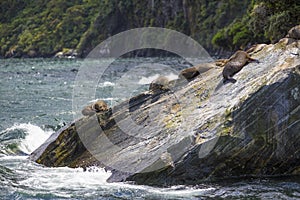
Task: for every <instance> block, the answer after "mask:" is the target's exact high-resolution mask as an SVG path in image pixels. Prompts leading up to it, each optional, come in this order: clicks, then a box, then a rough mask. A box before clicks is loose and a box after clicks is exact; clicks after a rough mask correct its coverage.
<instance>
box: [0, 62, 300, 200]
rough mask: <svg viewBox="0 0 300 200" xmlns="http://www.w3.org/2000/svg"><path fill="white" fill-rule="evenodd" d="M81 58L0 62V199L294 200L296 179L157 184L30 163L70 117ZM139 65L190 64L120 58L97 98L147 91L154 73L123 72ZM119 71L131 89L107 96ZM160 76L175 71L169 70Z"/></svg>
mask: <svg viewBox="0 0 300 200" xmlns="http://www.w3.org/2000/svg"><path fill="white" fill-rule="evenodd" d="M84 63H85V62H84V61H83V60H54V59H24V60H22V59H10V60H0V108H1V109H0V199H220V198H221V199H222V198H225V199H300V181H299V180H295V179H284V180H283V179H281V180H280V179H260V180H259V179H253V180H236V181H230V182H221V183H209V184H202V185H197V186H185V185H178V186H173V187H170V188H156V187H149V186H137V185H134V184H130V183H107V182H106V179H107V178H108V177H109V175H110V173H109V172H106V171H104V170H103V169H100V168H90V169H89V170H87V171H84V170H83V169H81V168H77V169H70V168H66V167H63V168H47V167H44V166H41V165H38V164H36V163H33V162H31V161H29V160H28V159H27V155H28V154H30V153H31V152H32V151H33V150H34V149H35V148H37V147H38V146H39V145H40V144H42V143H43V141H44V140H45V139H47V137H49V135H50V134H52V133H53V132H54V131H55V130H57V129H58V128H60V127H61V126H63V125H64V123H68V122H70V121H72V120H73V111H72V92H73V87H74V80H75V78H76V74H77V71H78V70H79V69H80V67H81V66H82V65H83V64H84ZM141 63H150V64H151V63H160V64H164V65H169V66H173V69H174V70H175V71H178V70H180V69H182V68H184V67H187V66H189V65H188V64H187V63H185V62H183V61H182V60H178V59H174V58H167V59H159V58H152V59H149V58H148V59H120V60H118V61H116V62H114V64H113V65H112V66H111V67H110V68H109V69H107V70H106V71H105V73H104V74H103V76H102V77H101V80H100V82H99V83H98V85H97V86H96V98H99V99H105V100H106V101H107V102H108V103H109V104H111V105H114V104H116V103H118V102H119V101H121V100H122V99H123V98H125V97H126V95H127V96H132V95H134V93H138V92H139V91H143V90H145V89H147V84H148V83H149V82H151V80H152V79H154V78H155V77H157V75H158V73H159V74H160V72H157V71H155V70H153V73H150V74H143V73H144V71H143V70H141V71H135V73H134V75H133V74H132V73H128V72H129V71H130V70H132V69H133V68H134V66H137V65H139V64H141ZM174 66H175V67H174ZM163 72H165V70H162V72H161V73H163ZM125 75H126V76H128V77H127V78H126V81H127V82H128V83H129V85H132V84H133V82H134V83H136V84H137V85H138V87H136V88H135V89H136V91H135V92H133V91H131V90H130V88H128V90H124V89H122V91H121V92H122V93H123V94H120V96H116V95H113V94H112V91H113V89H116V87H119V85H122V84H125V83H121V84H120V82H119V81H118V79H119V78H120V77H122V76H123V77H125ZM166 75H169V76H170V77H172V76H174V74H172V73H171V74H170V73H169V72H168V74H166ZM131 76H132V77H131ZM137 80H138V81H137ZM130 81H132V82H130ZM125 88H126V87H125ZM91 100H93V99H91Z"/></svg>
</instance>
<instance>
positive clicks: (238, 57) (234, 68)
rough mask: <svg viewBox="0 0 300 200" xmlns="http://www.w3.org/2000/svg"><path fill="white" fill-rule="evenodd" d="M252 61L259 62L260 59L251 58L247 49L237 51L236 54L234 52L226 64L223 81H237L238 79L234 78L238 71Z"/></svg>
mask: <svg viewBox="0 0 300 200" xmlns="http://www.w3.org/2000/svg"><path fill="white" fill-rule="evenodd" d="M250 62H259V61H258V60H256V59H254V58H251V57H250V56H249V54H248V53H247V52H245V51H241V50H239V51H237V52H235V54H233V55H232V56H231V57H230V58H229V61H228V62H227V63H226V64H225V66H224V69H223V73H222V74H223V78H224V80H223V83H226V82H227V81H229V82H232V83H235V82H236V80H235V79H234V78H232V76H234V75H235V74H236V73H238V72H239V71H241V70H242V69H243V67H244V66H245V65H247V64H248V63H250Z"/></svg>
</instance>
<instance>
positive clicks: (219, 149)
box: [30, 40, 300, 185]
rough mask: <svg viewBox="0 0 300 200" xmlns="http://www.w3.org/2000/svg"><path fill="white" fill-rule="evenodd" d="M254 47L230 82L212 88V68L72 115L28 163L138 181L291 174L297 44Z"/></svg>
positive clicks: (216, 74) (297, 160)
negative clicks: (106, 107) (97, 169)
mask: <svg viewBox="0 0 300 200" xmlns="http://www.w3.org/2000/svg"><path fill="white" fill-rule="evenodd" d="M260 47H262V48H261V49H260V50H257V51H253V52H254V53H252V55H251V57H253V58H255V59H258V60H259V61H260V63H259V64H257V63H250V64H248V65H247V66H245V67H244V68H243V69H242V70H241V71H240V72H239V73H238V74H236V75H235V76H234V78H235V79H236V80H237V82H236V83H235V84H231V83H228V84H225V85H221V87H218V89H216V88H217V86H218V85H219V84H220V83H222V75H221V73H222V68H219V67H217V66H215V68H213V69H211V70H209V71H207V72H204V73H202V74H201V75H199V76H198V77H196V78H195V79H194V80H192V81H190V82H187V81H184V80H180V81H177V83H175V84H172V85H174V86H173V88H171V90H169V91H166V92H162V93H155V94H152V93H147V92H145V93H143V94H140V95H138V96H136V97H133V98H131V99H129V100H127V101H125V102H123V103H121V104H120V105H117V106H115V107H113V108H112V110H110V111H107V112H106V113H102V114H96V115H93V116H91V117H85V118H82V119H79V120H77V121H76V122H73V123H72V124H70V125H69V126H66V127H64V128H63V129H61V130H60V131H58V132H57V133H55V134H53V135H52V136H51V137H50V138H49V139H48V141H46V142H45V143H44V144H43V145H42V146H41V147H40V148H38V149H37V150H36V151H35V152H33V153H32V155H31V157H30V158H31V159H32V160H34V161H36V162H37V163H40V164H43V165H46V166H50V167H57V166H69V167H88V166H93V165H98V166H101V167H105V168H106V169H108V170H111V171H112V176H111V177H110V179H109V181H135V182H136V183H138V184H148V185H174V184H197V183H199V182H202V181H206V180H218V179H224V178H232V177H245V176H249V177H260V176H282V175H300V155H299V150H300V132H299V130H300V57H299V54H298V50H299V47H300V41H299V40H298V41H294V42H292V43H291V44H286V43H284V41H281V42H279V43H277V44H270V45H260ZM209 65H210V66H211V64H209ZM87 144H88V145H87Z"/></svg>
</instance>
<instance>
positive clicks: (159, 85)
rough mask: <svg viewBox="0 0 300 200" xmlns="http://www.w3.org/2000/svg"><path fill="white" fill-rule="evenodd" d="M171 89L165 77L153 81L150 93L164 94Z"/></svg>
mask: <svg viewBox="0 0 300 200" xmlns="http://www.w3.org/2000/svg"><path fill="white" fill-rule="evenodd" d="M169 89H170V88H169V79H168V78H167V77H165V76H159V77H158V78H157V79H155V80H153V81H152V82H151V84H150V86H149V91H150V92H152V93H158V92H163V91H167V90H169Z"/></svg>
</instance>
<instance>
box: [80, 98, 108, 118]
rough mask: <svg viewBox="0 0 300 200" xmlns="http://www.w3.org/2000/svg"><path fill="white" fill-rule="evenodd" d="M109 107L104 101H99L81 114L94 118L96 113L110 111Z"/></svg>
mask: <svg viewBox="0 0 300 200" xmlns="http://www.w3.org/2000/svg"><path fill="white" fill-rule="evenodd" d="M108 109H109V107H108V105H107V104H106V103H105V102H104V101H103V100H98V101H96V102H95V103H93V104H91V105H88V106H86V107H85V108H84V109H83V110H82V111H81V113H82V114H83V115H84V116H92V115H93V114H95V113H98V112H105V111H108Z"/></svg>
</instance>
